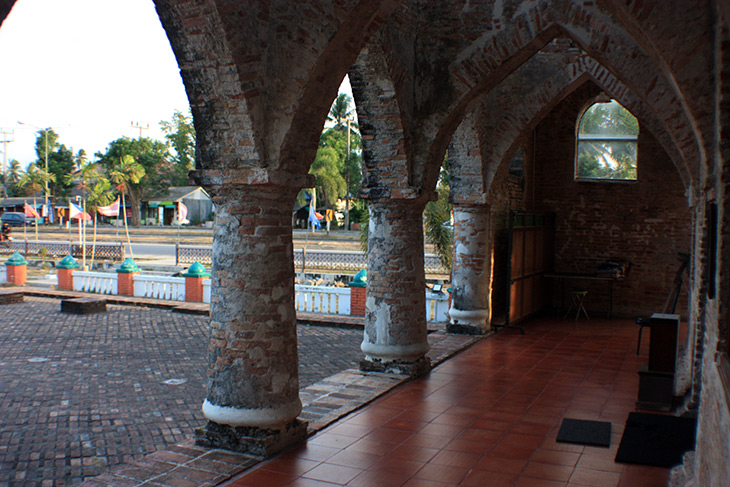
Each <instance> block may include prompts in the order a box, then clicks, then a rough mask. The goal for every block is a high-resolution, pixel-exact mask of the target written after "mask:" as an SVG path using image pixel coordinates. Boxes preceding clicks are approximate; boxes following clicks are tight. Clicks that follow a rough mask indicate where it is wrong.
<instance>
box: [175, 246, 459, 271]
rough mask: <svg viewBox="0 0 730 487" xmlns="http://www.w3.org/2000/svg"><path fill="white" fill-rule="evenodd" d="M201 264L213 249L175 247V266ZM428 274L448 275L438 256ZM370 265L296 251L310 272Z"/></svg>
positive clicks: (429, 259)
mask: <svg viewBox="0 0 730 487" xmlns="http://www.w3.org/2000/svg"><path fill="white" fill-rule="evenodd" d="M193 262H200V263H201V264H207V265H210V264H211V263H212V262H213V248H212V247H192V246H187V245H176V246H175V265H181V264H192V263H193ZM423 264H424V265H423V267H424V271H425V272H426V274H441V275H444V274H448V271H447V270H446V269H445V268H444V267H443V266H442V265H441V261H440V260H439V258H438V256H437V255H434V254H426V255H424V262H423ZM367 265H368V262H367V256H366V254H365V253H363V252H358V251H345V250H342V251H332V250H307V251H306V252H304V251H303V250H294V268H295V269H296V270H297V271H300V270H301V269H302V267H303V268H304V270H305V271H306V270H307V269H308V270H310V271H311V270H334V271H353V272H356V271H359V270H360V269H364V268H366V267H367Z"/></svg>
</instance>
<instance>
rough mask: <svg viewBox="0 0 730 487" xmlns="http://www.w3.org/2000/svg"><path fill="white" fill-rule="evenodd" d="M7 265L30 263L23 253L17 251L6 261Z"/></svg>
mask: <svg viewBox="0 0 730 487" xmlns="http://www.w3.org/2000/svg"><path fill="white" fill-rule="evenodd" d="M5 265H28V261H27V260H25V258H24V257H23V256H22V255H20V254H19V253H18V252H15V253H14V254H13V255H11V256H10V258H9V259H8V260H7V261H6V262H5Z"/></svg>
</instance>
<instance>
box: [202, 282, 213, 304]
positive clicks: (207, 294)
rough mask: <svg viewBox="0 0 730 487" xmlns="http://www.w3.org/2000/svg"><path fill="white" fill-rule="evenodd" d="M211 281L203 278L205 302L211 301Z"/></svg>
mask: <svg viewBox="0 0 730 487" xmlns="http://www.w3.org/2000/svg"><path fill="white" fill-rule="evenodd" d="M210 291H211V282H210V279H203V302H204V303H210Z"/></svg>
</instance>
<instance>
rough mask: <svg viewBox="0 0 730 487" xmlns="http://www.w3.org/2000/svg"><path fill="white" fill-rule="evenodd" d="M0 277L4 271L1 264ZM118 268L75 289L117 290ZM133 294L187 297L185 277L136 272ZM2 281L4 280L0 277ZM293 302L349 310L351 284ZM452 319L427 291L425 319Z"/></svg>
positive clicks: (207, 292)
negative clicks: (0, 272)
mask: <svg viewBox="0 0 730 487" xmlns="http://www.w3.org/2000/svg"><path fill="white" fill-rule="evenodd" d="M2 267H3V269H2V274H0V279H2V278H3V276H4V275H5V269H4V267H5V266H2ZM117 276H118V274H117V273H115V272H86V271H74V273H73V287H74V291H83V292H91V293H99V294H117V293H118V286H117V283H118V281H117ZM133 279H134V295H135V296H138V297H144V298H154V299H166V300H169V301H185V278H184V277H168V276H155V275H145V274H136V275H135V276H134V278H133ZM0 282H2V281H1V280H0ZM210 298H211V280H210V279H204V280H203V302H205V303H210ZM294 305H295V309H296V311H298V312H302V313H305V312H306V313H320V314H330V315H349V314H350V288H347V287H330V286H304V285H300V284H296V285H295V286H294ZM448 320H449V295H448V294H446V293H432V292H426V321H429V322H447V321H448Z"/></svg>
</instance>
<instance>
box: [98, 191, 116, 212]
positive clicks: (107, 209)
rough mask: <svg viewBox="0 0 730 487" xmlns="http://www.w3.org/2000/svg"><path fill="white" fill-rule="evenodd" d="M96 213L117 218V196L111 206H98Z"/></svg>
mask: <svg viewBox="0 0 730 487" xmlns="http://www.w3.org/2000/svg"><path fill="white" fill-rule="evenodd" d="M96 211H98V212H99V213H100V214H102V215H104V216H119V196H117V200H116V201H115V202H114V203H112V204H111V205H109V206H100V207H99V208H97V209H96Z"/></svg>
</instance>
